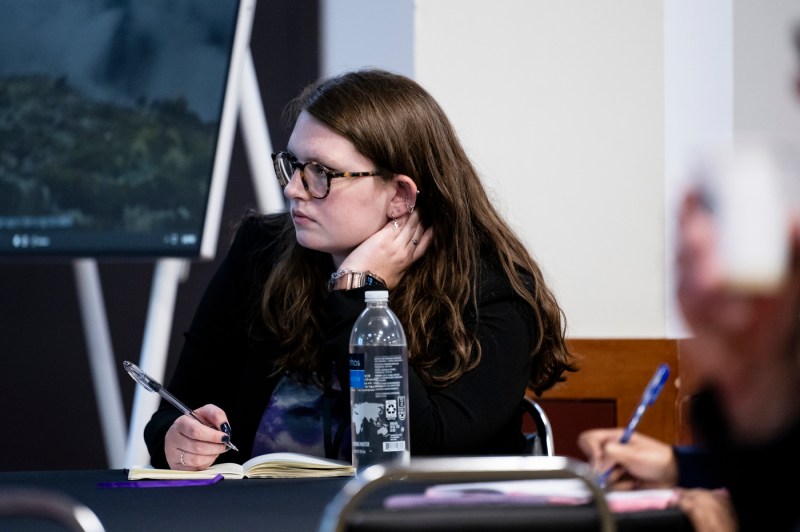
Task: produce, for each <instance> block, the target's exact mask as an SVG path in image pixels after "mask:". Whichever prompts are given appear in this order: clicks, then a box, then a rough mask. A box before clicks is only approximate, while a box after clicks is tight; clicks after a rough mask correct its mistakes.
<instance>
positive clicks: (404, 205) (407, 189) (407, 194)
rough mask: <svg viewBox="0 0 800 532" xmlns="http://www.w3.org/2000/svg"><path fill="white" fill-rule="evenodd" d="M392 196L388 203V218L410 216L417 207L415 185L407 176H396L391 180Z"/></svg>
mask: <svg viewBox="0 0 800 532" xmlns="http://www.w3.org/2000/svg"><path fill="white" fill-rule="evenodd" d="M392 186H393V187H394V196H393V197H392V199H391V201H390V203H389V212H388V213H387V214H388V215H389V217H390V218H397V217H399V216H403V215H405V214H411V213H412V212H414V209H415V208H416V206H417V193H418V191H419V189H417V184H416V183H414V180H413V179H411V178H410V177H408V176H407V175H403V174H397V175H396V176H394V179H393V180H392Z"/></svg>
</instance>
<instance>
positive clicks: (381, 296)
mask: <svg viewBox="0 0 800 532" xmlns="http://www.w3.org/2000/svg"><path fill="white" fill-rule="evenodd" d="M364 301H389V291H388V290H368V291H366V292H364Z"/></svg>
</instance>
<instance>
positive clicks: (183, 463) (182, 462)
mask: <svg viewBox="0 0 800 532" xmlns="http://www.w3.org/2000/svg"><path fill="white" fill-rule="evenodd" d="M184 454H185V452H184V451H181V465H182V466H185V465H186V462H184V461H183V455H184Z"/></svg>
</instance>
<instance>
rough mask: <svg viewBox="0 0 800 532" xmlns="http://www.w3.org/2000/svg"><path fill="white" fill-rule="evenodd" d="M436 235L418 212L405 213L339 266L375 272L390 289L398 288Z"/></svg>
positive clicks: (340, 267) (341, 268)
mask: <svg viewBox="0 0 800 532" xmlns="http://www.w3.org/2000/svg"><path fill="white" fill-rule="evenodd" d="M395 222H396V225H397V226H396V227H395ZM432 238H433V231H432V230H431V228H430V227H428V228H427V229H426V228H425V227H423V226H422V223H421V222H420V219H419V214H418V213H416V212H412V213H410V214H404V215H403V216H400V217H398V218H396V219H395V220H390V221H389V222H388V223H387V224H386V225H385V226H384V227H383V228H382V229H381V230H380V231H378V232H377V233H375V234H374V235H372V236H371V237H369V238H368V239H366V240H365V241H364V242H362V243H361V245H359V246H358V247H357V248H355V249H354V250H353V251H351V252H350V254H349V255H348V256H347V258H345V259H344V261H342V263H341V264H340V265H339V269H340V270H353V271H357V272H367V271H368V272H372V273H374V274H375V275H377V276H379V277H381V278H382V279H383V280H384V281H385V282H386V287H387V288H394V287H395V286H397V285H398V283H399V282H400V279H402V277H403V274H404V273H405V271H406V270H407V269H408V267H409V266H411V265H412V264H413V263H414V262H415V261H416V260H418V259H419V258H420V257H422V255H424V254H425V250H427V249H428V246H429V245H430V243H431V240H432Z"/></svg>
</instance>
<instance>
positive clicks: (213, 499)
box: [0, 470, 691, 532]
mask: <svg viewBox="0 0 800 532" xmlns="http://www.w3.org/2000/svg"><path fill="white" fill-rule="evenodd" d="M123 480H126V472H125V471H124V470H69V471H26V472H0V498H2V495H3V493H4V492H6V493H8V491H6V490H17V489H22V488H27V489H30V488H36V489H44V490H49V491H51V492H55V493H61V494H63V495H66V496H68V497H70V498H72V499H73V500H75V501H77V502H79V503H82V504H84V505H85V506H87V507H89V508H90V509H91V510H93V511H94V513H95V514H96V515H97V517H98V518H99V519H100V521H101V523H102V524H103V526H104V527H105V529H106V530H107V531H111V532H115V531H126V530H131V531H137V532H138V531H142V530H169V531H184V530H185V531H192V532H198V531H204V530H225V531H233V530H275V531H284V530H285V531H315V530H317V529H318V527H319V525H320V521H321V518H322V515H323V512H324V511H325V508H326V506H327V505H328V503H329V502H330V501H331V499H333V498H334V496H335V495H336V494H337V493H338V492H339V491H340V490H341V489H342V488H343V487H344V485H345V484H346V483H347V482H348V481H349V480H350V479H349V478H313V479H243V480H223V481H221V482H219V483H217V484H214V485H210V486H192V487H167V488H113V489H107V488H100V487H98V486H97V484H98V483H99V482H118V481H123ZM417 489H419V486H414V485H405V486H403V487H402V489H401V490H400V491H403V492H409V491H415V490H417ZM396 492H397V490H395V493H396ZM376 495H377V496H378V497H381V496H385V495H386V494H383V495H381V494H376ZM596 517H597V515H596V512H595V510H594V508H593V507H591V506H582V507H567V508H558V507H527V508H505V509H498V508H492V509H481V508H458V509H450V510H449V511H448V510H443V509H436V510H430V509H428V510H426V511H422V510H420V511H409V510H402V511H388V510H384V509H383V508H382V504H381V502H380V501H379V500H378V499H377V498H373V499H371V500H369V499H368V500H366V501H365V502H364V505H363V507H362V509H361V510H360V511H358V512H356V513H355V514H353V520H352V526H351V527H349V529H348V530H351V531H353V532H356V531H358V532H367V531H369V530H383V531H388V530H423V529H425V530H523V529H525V530H533V529H536V530H571V531H574V530H597V529H598V528H597V520H596ZM617 518H618V519H617V523H618V527H619V528H618V529H619V530H621V531H623V532H624V531H635V530H642V531H647V532H657V531H659V530H663V531H675V530H691V527H690V526H689V524H688V521H687V520H686V518H685V517H684V516H683V514H681V513H680V511H678V510H674V509H673V510H659V511H648V512H635V513H630V514H618V515H617ZM534 525H535V526H534ZM6 530H14V531H25V530H36V531H45V530H64V528H62V527H59V526H56V525H55V524H53V523H48V522H46V521H45V522H42V521H41V520H33V519H20V518H7V517H6V518H0V531H6Z"/></svg>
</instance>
